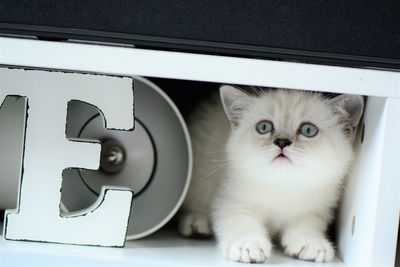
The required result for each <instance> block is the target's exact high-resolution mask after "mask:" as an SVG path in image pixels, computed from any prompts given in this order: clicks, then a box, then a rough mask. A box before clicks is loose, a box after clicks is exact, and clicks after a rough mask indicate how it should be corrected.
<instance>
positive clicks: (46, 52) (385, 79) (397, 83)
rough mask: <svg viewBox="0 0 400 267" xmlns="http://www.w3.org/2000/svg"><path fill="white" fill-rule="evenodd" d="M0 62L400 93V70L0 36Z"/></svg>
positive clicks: (259, 83) (340, 90) (374, 92)
mask: <svg viewBox="0 0 400 267" xmlns="http://www.w3.org/2000/svg"><path fill="white" fill-rule="evenodd" d="M0 64H5V65H16V66H30V67H41V68H52V69H68V70H81V71H90V72H99V73H111V74H118V75H121V74H123V75H138V76H149V77H160V78H175V79H185V80H196V81H211V82H219V83H235V84H246V85H257V86H271V87H281V88H292V89H306V90H316V91H329V92H337V93H350V94H362V95H370V96H387V97H400V72H394V71H380V70H369V69H357V68H345V67H334V66H323V65H313V64H303V63H291V62H282V61H272V60H259V59H249V58H237V57H224V56H212V55H200V54H191V53H180V52H168V51H155V50H145V49H136V48H127V47H116V46H105V45H92V44H91V45H88V44H78V43H69V42H47V41H38V40H24V39H15V38H5V37H3V38H0Z"/></svg>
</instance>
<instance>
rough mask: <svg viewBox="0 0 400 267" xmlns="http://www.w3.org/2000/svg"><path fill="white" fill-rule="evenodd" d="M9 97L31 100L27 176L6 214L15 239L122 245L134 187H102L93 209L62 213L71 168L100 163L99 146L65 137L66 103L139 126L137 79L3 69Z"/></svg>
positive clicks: (9, 235) (3, 92) (0, 83)
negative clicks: (65, 175) (135, 115)
mask: <svg viewBox="0 0 400 267" xmlns="http://www.w3.org/2000/svg"><path fill="white" fill-rule="evenodd" d="M7 95H20V96H23V97H26V98H27V99H28V111H27V121H26V130H25V144H24V159H23V173H22V178H21V182H20V190H19V196H18V205H17V210H15V211H14V210H8V211H6V214H5V226H4V236H5V238H6V239H12V240H32V241H46V242H56V243H70V244H85V245H101V246H123V244H124V240H125V234H126V229H127V224H128V218H129V214H130V206H131V200H132V192H131V191H130V190H128V189H123V188H102V192H101V194H100V196H99V198H98V200H97V202H96V203H95V204H94V205H93V206H91V207H90V209H89V210H86V211H84V212H82V213H81V214H75V215H74V216H70V217H61V216H60V210H59V205H60V198H61V192H60V189H61V183H62V179H61V174H62V171H63V169H65V168H88V169H97V168H98V167H99V158H100V144H98V143H94V142H95V141H94V140H92V143H88V142H83V141H82V140H80V141H79V142H78V141H71V140H67V139H66V137H65V129H66V117H67V104H68V101H70V100H73V99H74V100H80V101H84V102H87V103H90V104H92V105H95V106H97V107H98V108H99V110H101V112H102V114H103V115H104V118H105V122H106V123H105V126H106V127H107V128H117V129H132V128H133V88H132V79H130V78H119V77H107V76H100V75H84V74H75V73H61V72H48V71H37V70H21V69H5V68H0V103H2V102H3V100H4V98H5V97H6V96H7Z"/></svg>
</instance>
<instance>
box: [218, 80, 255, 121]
mask: <svg viewBox="0 0 400 267" xmlns="http://www.w3.org/2000/svg"><path fill="white" fill-rule="evenodd" d="M219 93H220V95H221V100H222V105H223V106H224V110H225V113H226V115H227V117H228V119H229V121H230V122H231V124H232V125H233V126H238V125H239V121H240V119H241V118H242V114H243V111H244V110H245V109H246V108H247V107H248V106H249V105H250V100H251V97H250V96H249V95H247V94H246V93H244V92H243V91H241V90H239V89H237V88H235V87H233V86H231V85H223V86H221V87H220V89H219Z"/></svg>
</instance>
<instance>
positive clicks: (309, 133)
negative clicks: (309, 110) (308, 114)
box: [300, 122, 318, 138]
mask: <svg viewBox="0 0 400 267" xmlns="http://www.w3.org/2000/svg"><path fill="white" fill-rule="evenodd" d="M300 133H301V134H302V135H304V136H305V137H309V138H311V137H314V136H316V135H317V133H318V128H317V126H315V125H314V124H312V123H309V122H306V123H303V124H302V125H300Z"/></svg>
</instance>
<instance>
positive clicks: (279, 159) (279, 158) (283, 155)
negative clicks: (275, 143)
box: [274, 152, 292, 163]
mask: <svg viewBox="0 0 400 267" xmlns="http://www.w3.org/2000/svg"><path fill="white" fill-rule="evenodd" d="M274 161H288V162H290V163H291V162H292V161H291V159H290V158H289V157H288V156H286V155H285V154H283V153H282V152H281V153H279V155H277V156H276V157H275V158H274Z"/></svg>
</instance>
